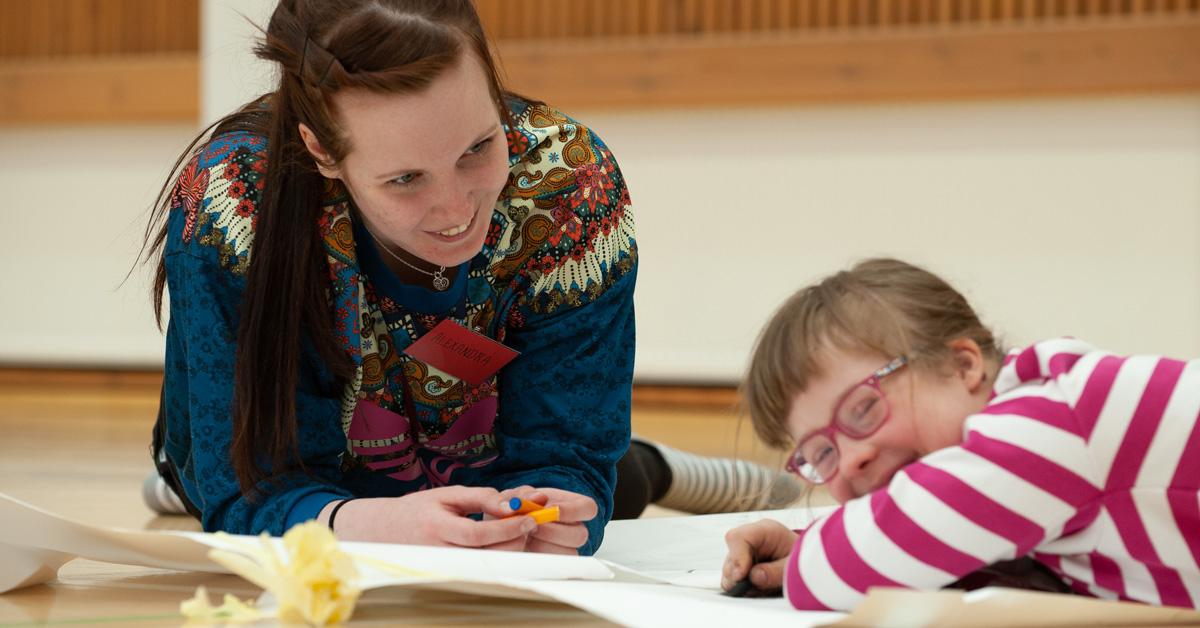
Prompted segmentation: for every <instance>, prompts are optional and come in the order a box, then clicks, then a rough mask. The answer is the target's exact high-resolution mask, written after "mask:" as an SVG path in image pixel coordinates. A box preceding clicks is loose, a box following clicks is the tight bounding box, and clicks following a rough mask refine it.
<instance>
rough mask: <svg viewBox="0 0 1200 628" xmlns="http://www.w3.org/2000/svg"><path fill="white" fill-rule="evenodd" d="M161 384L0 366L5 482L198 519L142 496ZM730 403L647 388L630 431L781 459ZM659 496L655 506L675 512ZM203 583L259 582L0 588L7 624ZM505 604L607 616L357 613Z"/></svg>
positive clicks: (152, 574) (170, 596) (385, 616)
mask: <svg viewBox="0 0 1200 628" xmlns="http://www.w3.org/2000/svg"><path fill="white" fill-rule="evenodd" d="M158 391H159V379H158V375H157V374H155V373H90V372H62V371H54V372H46V371H19V370H11V369H9V370H3V369H0V492H2V493H6V494H8V495H11V496H13V497H16V498H18V499H21V500H24V501H27V502H30V503H32V504H34V505H37V506H39V507H42V508H44V509H46V510H49V511H51V512H54V513H56V514H60V515H63V516H66V517H69V518H73V519H78V520H80V521H84V522H87V523H91V524H96V525H103V526H113V527H123V528H133V529H187V530H196V529H199V528H198V525H197V524H196V522H195V521H194V520H191V519H189V518H185V517H158V516H155V515H154V514H153V513H152V512H151V511H150V510H148V509H147V508H146V507H145V506H144V505H143V504H142V501H141V495H140V487H141V482H142V480H143V479H144V478H145V477H146V474H147V473H148V472H149V471H150V469H151V464H150V454H149V441H150V436H149V434H150V427H151V425H152V424H153V420H154V415H155V413H156V412H157V408H158ZM733 403H734V395H733V394H732V392H731V391H725V390H696V389H688V390H683V391H682V392H681V391H679V390H676V389H663V388H656V389H640V390H639V391H638V393H637V394H636V395H635V402H634V411H633V425H634V431H635V432H636V433H638V434H639V435H641V436H644V437H648V438H651V439H655V440H659V441H661V442H663V443H666V444H668V445H671V446H674V447H678V448H681V449H686V450H689V451H693V452H696V453H702V454H712V455H721V456H737V457H739V458H741V459H748V460H755V461H759V462H762V463H764V464H768V465H770V466H774V467H778V465H779V460H780V456H779V454H778V453H776V452H772V451H769V450H767V449H766V448H764V447H762V446H761V445H758V444H757V442H756V441H755V439H754V436H753V433H752V430H751V428H750V426H749V425H748V422H739V421H738V420H737V419H736V416H735V413H734V410H733ZM651 508H652V510H651V511H649V512H648V513H647V516H663V515H669V514H674V513H671V512H670V511H663V510H662V509H655V508H654V507H651ZM2 530H3V522H0V531H2ZM197 584H207V586H208V588H209V590H210V591H212V592H224V591H231V592H234V593H235V594H237V595H240V596H241V597H243V598H245V597H252V596H253V595H255V594H256V591H254V590H253V589H252V588H251V587H250V586H249V585H246V584H245V583H243V582H242V581H240V580H238V579H236V578H233V577H230V576H205V575H199V574H176V573H168V572H158V571H155V570H149V569H145V568H133V567H121V566H114V565H105V564H101V563H91V562H89V561H74V562H72V563H69V564H68V565H67V566H65V567H64V568H63V570H62V571H60V574H59V581H58V582H56V583H53V584H51V585H44V586H37V587H32V588H29V589H25V590H21V591H16V592H13V593H9V594H5V595H0V626H8V625H40V624H42V623H46V622H49V623H52V624H53V623H70V624H73V625H79V624H81V623H82V624H87V623H104V624H107V625H122V626H124V625H130V626H133V625H137V626H149V625H178V624H179V617H178V615H176V613H177V610H178V604H179V602H180V601H182V600H183V599H186V598H187V597H190V596H191V594H192V592H193V591H194V590H195V587H196V585H197ZM451 609H454V610H451ZM497 613H500V614H501V615H500V616H502V617H507V618H509V619H512V620H520V621H522V622H525V621H553V622H555V623H566V624H570V625H596V624H602V623H603V622H600V621H598V620H596V619H595V618H594V617H592V616H590V615H587V614H585V613H583V612H582V611H576V610H574V609H572V608H570V607H567V606H563V605H558V604H545V603H534V602H515V601H513V602H509V601H503V600H494V599H487V598H474V599H470V600H463V599H447V598H445V597H444V596H442V597H438V596H424V597H422V598H420V599H417V600H407V601H406V602H405V603H404V604H403V605H396V604H388V603H380V604H376V605H369V606H367V607H364V608H363V609H362V610H361V611H360V612H359V613H358V614H357V615H356V619H355V621H354V622H353V623H354V624H364V625H365V624H369V623H380V624H388V623H393V622H397V621H401V620H405V621H408V622H418V623H437V624H438V625H476V624H480V623H488V624H492V623H495V622H496V621H497V617H498V616H497Z"/></svg>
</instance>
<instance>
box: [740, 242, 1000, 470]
mask: <svg viewBox="0 0 1200 628" xmlns="http://www.w3.org/2000/svg"><path fill="white" fill-rule="evenodd" d="M959 338H969V339H971V340H974V341H975V343H976V344H978V345H979V348H980V349H981V350H982V351H983V355H984V358H985V359H988V360H994V361H995V362H996V363H999V362H1000V360H1001V359H1002V358H1003V356H1004V352H1003V350H1002V349H1001V347H1000V346H999V343H997V341H996V339H995V337H994V336H993V334H992V332H991V330H990V329H988V328H987V327H985V326H984V325H983V323H981V322H980V321H979V317H978V316H977V315H976V314H975V310H974V309H972V308H971V305H970V304H969V303H967V300H966V298H965V297H963V295H962V294H960V293H959V292H958V291H957V290H955V289H954V288H952V287H951V286H950V284H948V283H946V282H945V281H944V280H943V279H942V278H940V277H938V276H937V275H934V274H933V273H931V272H929V271H926V270H925V269H923V268H919V267H917V266H913V265H912V264H909V263H907V262H902V261H900V260H896V259H870V260H866V261H863V262H860V263H858V264H856V265H855V266H854V267H853V268H851V269H850V270H846V271H841V272H838V273H836V274H834V275H831V276H829V277H826V278H825V279H823V280H821V281H820V282H819V283H816V284H814V285H811V286H808V287H807V288H804V289H802V290H800V291H799V292H797V293H796V294H794V295H792V297H791V298H789V299H788V300H787V301H785V302H784V304H783V305H782V306H781V307H780V308H779V310H778V311H776V312H775V315H774V316H773V317H772V318H771V321H770V322H769V323H767V326H766V328H765V329H763V331H762V333H761V334H760V335H759V338H758V342H757V343H756V345H755V349H754V356H753V358H751V360H750V369H749V372H748V373H747V375H746V380H745V382H744V383H743V384H742V398H743V402H744V403H745V406H746V409H747V410H748V412H749V413H750V419H751V421H752V423H753V424H754V430H755V432H757V434H758V436H759V438H761V439H762V440H763V441H764V442H765V443H767V444H768V445H771V446H773V447H777V448H781V449H782V448H788V447H791V446H792V444H793V443H792V440H791V439H792V437H791V435H790V434H789V433H788V429H787V415H788V411H789V408H790V406H791V403H792V399H793V398H794V397H795V396H796V395H797V394H799V393H801V392H803V391H804V390H806V389H807V388H808V385H809V383H810V382H811V381H812V379H813V378H815V377H819V376H820V375H821V374H822V372H823V369H822V365H821V364H820V363H819V362H818V357H819V355H820V354H821V352H822V351H823V350H825V349H827V348H837V349H840V350H844V351H865V352H871V353H878V354H879V355H880V356H882V357H884V358H886V359H892V358H895V357H899V356H906V357H907V358H908V359H909V362H910V366H911V367H913V368H923V369H930V370H941V369H943V368H945V367H946V366H947V365H948V364H949V359H950V356H951V354H950V350H949V347H948V344H949V343H950V342H951V341H953V340H956V339H959ZM881 365H882V364H881Z"/></svg>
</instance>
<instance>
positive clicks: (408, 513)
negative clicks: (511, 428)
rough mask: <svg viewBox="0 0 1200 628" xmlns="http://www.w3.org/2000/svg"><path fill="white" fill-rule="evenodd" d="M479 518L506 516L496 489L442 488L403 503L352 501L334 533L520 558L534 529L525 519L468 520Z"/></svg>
mask: <svg viewBox="0 0 1200 628" xmlns="http://www.w3.org/2000/svg"><path fill="white" fill-rule="evenodd" d="M335 505H337V502H336V501H335V502H332V503H330V504H329V505H328V506H326V507H325V508H323V509H322V510H321V515H320V517H318V520H319V521H322V522H328V521H329V513H330V511H332V510H333V507H334V506H335ZM477 512H482V513H484V515H491V516H492V517H504V516H506V515H508V514H510V513H509V512H507V511H506V510H505V506H504V505H503V504H502V503H501V497H500V492H499V491H497V490H496V489H493V488H483V487H468V486H444V487H440V488H432V489H429V490H425V491H419V492H416V493H410V494H408V495H405V496H403V497H379V498H371V499H356V500H354V501H352V502H350V503H348V504H346V505H345V506H343V507H342V508H341V510H339V511H338V514H337V519H336V520H335V522H334V526H335V529H334V532H335V533H336V534H337V537H338V538H339V539H342V540H345V541H372V542H377V543H405V544H410V545H440V546H450V547H476V548H487V549H499V550H509V551H514V552H520V551H524V550H525V544H526V543H527V542H528V540H529V535H530V533H532V532H533V531H534V530H535V529H536V528H537V524H536V523H534V521H533V519H531V518H529V517H513V518H511V519H501V518H495V519H493V518H486V517H485V520H484V521H476V520H474V519H472V518H470V517H468V516H467V515H469V514H471V513H477Z"/></svg>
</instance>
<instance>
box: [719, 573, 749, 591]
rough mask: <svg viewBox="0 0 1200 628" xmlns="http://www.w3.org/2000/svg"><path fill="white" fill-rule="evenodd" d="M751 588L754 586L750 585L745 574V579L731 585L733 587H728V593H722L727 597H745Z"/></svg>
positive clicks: (747, 575)
mask: <svg viewBox="0 0 1200 628" xmlns="http://www.w3.org/2000/svg"><path fill="white" fill-rule="evenodd" d="M753 588H754V585H753V584H750V574H746V577H745V578H742V579H741V580H738V581H737V582H735V583H733V586H732V587H729V590H728V591H722V593H724V594H725V595H728V596H729V597H745V596H746V594H747V593H749V592H750V591H751V589H753Z"/></svg>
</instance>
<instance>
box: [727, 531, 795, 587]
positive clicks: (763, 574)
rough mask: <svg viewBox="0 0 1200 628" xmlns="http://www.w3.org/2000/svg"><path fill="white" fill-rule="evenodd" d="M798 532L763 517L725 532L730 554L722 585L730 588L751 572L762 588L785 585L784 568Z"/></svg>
mask: <svg viewBox="0 0 1200 628" xmlns="http://www.w3.org/2000/svg"><path fill="white" fill-rule="evenodd" d="M798 536H799V535H798V534H796V533H795V532H792V531H791V530H789V529H788V528H787V526H784V525H783V524H782V523H779V522H778V521H774V520H772V519H763V520H762V521H758V522H755V523H750V524H747V525H744V526H739V527H737V528H734V529H732V530H730V531H729V532H726V533H725V544H726V545H727V546H729V555H728V556H726V557H725V566H724V567H722V568H721V588H722V589H724V590H726V591H728V590H730V589H732V588H733V586H734V585H735V584H737V582H738V581H739V580H741V579H743V578H745V577H746V574H747V572H748V573H749V574H750V583H751V584H753V585H754V587H755V588H756V589H758V590H760V591H774V590H776V589H780V588H782V587H783V570H784V566H785V565H786V563H787V557H788V554H789V553H791V551H792V546H793V545H795V543H796V538H797V537H798Z"/></svg>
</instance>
